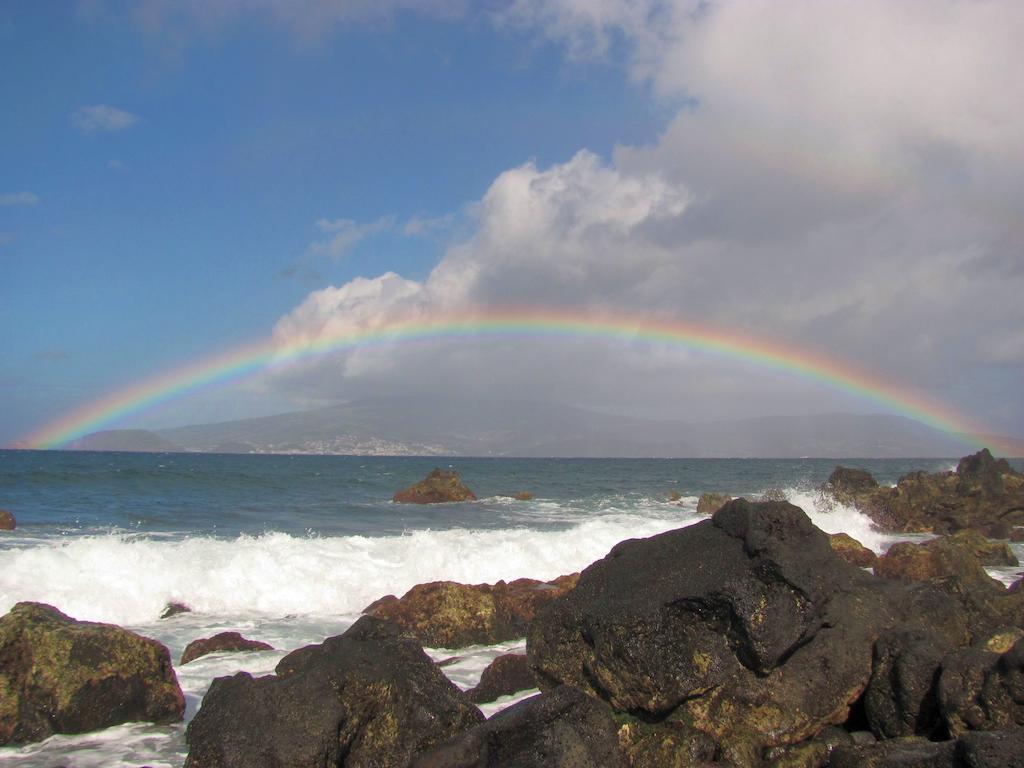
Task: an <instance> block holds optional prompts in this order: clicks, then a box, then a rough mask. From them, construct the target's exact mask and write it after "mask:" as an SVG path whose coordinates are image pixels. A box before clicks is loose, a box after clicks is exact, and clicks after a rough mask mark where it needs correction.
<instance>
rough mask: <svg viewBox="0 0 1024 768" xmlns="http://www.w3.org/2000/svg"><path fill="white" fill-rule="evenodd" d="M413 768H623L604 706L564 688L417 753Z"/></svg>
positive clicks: (507, 711) (516, 707)
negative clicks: (503, 767)
mask: <svg viewBox="0 0 1024 768" xmlns="http://www.w3.org/2000/svg"><path fill="white" fill-rule="evenodd" d="M413 766H414V768H482V767H483V766H509V768H552V767H553V766H559V767H560V768H626V766H627V763H626V760H625V756H624V754H623V752H622V750H621V749H620V747H619V737H618V735H617V727H616V723H615V721H614V719H613V718H612V713H611V710H610V709H609V708H608V705H606V704H604V703H603V702H600V701H597V700H596V699H593V698H591V697H589V696H587V695H586V694H584V693H581V692H580V691H578V690H575V689H573V688H569V687H566V686H563V687H559V688H555V689H553V690H551V691H547V692H545V693H543V694H541V695H540V696H533V697H531V698H529V699H527V700H525V701H522V702H520V703H518V704H516V705H514V706H511V707H509V708H508V709H505V710H503V711H502V712H499V713H498V714H497V715H495V716H494V717H492V718H491V719H490V720H488V721H487V722H486V723H484V724H483V725H479V726H477V727H476V728H473V729H472V730H469V731H466V732H465V733H463V734H461V735H460V736H457V737H456V738H455V739H453V740H451V741H449V742H447V743H446V744H443V745H441V746H439V747H436V748H435V749H433V750H432V751H430V752H428V753H426V754H424V755H422V756H421V757H420V758H419V759H417V760H416V761H415V762H414V763H413Z"/></svg>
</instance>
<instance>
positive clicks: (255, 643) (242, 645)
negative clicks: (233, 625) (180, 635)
mask: <svg viewBox="0 0 1024 768" xmlns="http://www.w3.org/2000/svg"><path fill="white" fill-rule="evenodd" d="M272 650H274V648H273V646H271V645H269V644H267V643H262V642H260V641H259V640H249V639H247V638H244V637H242V636H241V635H240V634H239V633H238V632H220V633H218V634H216V635H214V636H213V637H204V638H202V639H200V640H193V641H192V642H191V643H189V644H188V645H187V646H185V650H184V652H183V653H182V654H181V663H182V664H188V663H189V662H190V661H195V660H196V659H198V658H200V657H202V656H206V655H207V654H210V653H219V652H223V651H232V652H239V651H272Z"/></svg>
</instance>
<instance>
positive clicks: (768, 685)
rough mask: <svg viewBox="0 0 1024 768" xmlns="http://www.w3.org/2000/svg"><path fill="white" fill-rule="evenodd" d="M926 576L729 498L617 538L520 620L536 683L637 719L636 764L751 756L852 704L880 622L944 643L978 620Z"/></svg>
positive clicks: (867, 675)
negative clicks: (704, 513) (688, 521)
mask: <svg viewBox="0 0 1024 768" xmlns="http://www.w3.org/2000/svg"><path fill="white" fill-rule="evenodd" d="M968 623H969V618H968V615H967V613H966V612H965V610H964V609H963V607H962V606H961V605H960V604H959V603H958V602H957V601H956V600H955V599H954V598H952V597H951V596H949V595H947V594H945V593H943V592H941V591H940V590H937V589H935V588H933V587H932V586H931V585H927V584H915V585H910V586H905V585H903V584H901V583H899V582H895V581H886V580H883V579H877V578H875V577H873V576H871V575H870V574H868V573H866V572H865V571H863V570H861V569H860V568H857V567H855V566H852V565H849V564H847V563H846V562H844V561H843V560H841V559H840V558H839V557H838V556H837V555H836V554H835V553H834V552H833V550H832V547H831V546H830V544H829V541H828V537H827V536H826V534H824V533H823V532H821V531H820V530H818V529H817V528H815V527H814V526H813V525H812V524H811V522H810V520H809V519H808V518H807V516H806V515H805V514H804V513H803V511H802V510H800V509H799V508H797V507H795V506H793V505H791V504H788V503H786V502H766V503H757V504H755V503H750V502H747V501H745V500H743V499H737V500H735V501H733V502H730V503H729V504H727V505H726V506H725V507H723V508H722V509H721V510H719V511H718V512H717V513H716V514H715V515H714V517H713V518H712V519H710V520H706V521H704V522H701V523H698V524H697V525H694V526H691V527H689V528H685V529H682V530H678V531H672V532H669V533H665V534H661V535H659V536H654V537H652V538H650V539H646V540H635V541H626V542H623V543H621V544H619V545H617V546H616V547H615V548H614V549H613V550H612V551H611V552H610V553H609V554H608V556H607V557H605V558H604V559H603V560H600V561H598V562H597V563H594V564H593V565H591V566H590V567H589V568H587V569H586V570H584V571H583V573H582V574H581V576H580V580H579V583H578V585H577V586H576V588H575V589H574V590H572V591H571V592H569V593H567V594H566V595H565V596H564V597H563V598H561V599H559V600H557V601H555V602H554V603H552V604H551V605H550V606H549V607H548V608H546V609H544V610H542V611H541V612H540V614H539V615H538V617H537V618H536V620H535V621H534V622H533V624H532V625H531V628H530V633H529V635H528V646H527V647H528V653H529V657H530V660H531V664H532V665H533V667H534V671H535V673H536V675H537V677H538V680H539V682H540V685H541V689H542V690H544V689H550V688H554V687H557V686H558V685H569V686H572V687H574V688H577V689H579V690H581V691H584V692H586V693H588V694H589V695H591V696H594V697H596V698H598V699H601V700H603V701H606V702H608V704H610V705H611V707H612V709H613V710H614V711H615V712H616V714H617V716H620V717H627V718H632V720H633V722H632V723H631V724H630V723H627V725H628V726H629V727H628V728H626V729H625V730H624V731H622V732H621V733H620V736H621V738H622V741H623V744H624V746H625V749H626V751H627V754H628V755H630V757H631V761H632V764H633V765H634V766H638V767H639V766H659V765H687V764H689V762H701V761H704V762H712V761H718V762H724V763H727V764H736V765H757V764H760V762H761V759H762V755H763V754H764V753H765V750H767V749H770V748H774V747H785V746H787V745H794V744H797V743H799V742H802V741H804V740H806V739H809V738H811V737H812V736H814V735H815V734H817V733H818V732H820V731H821V730H822V729H824V728H825V727H826V726H829V725H836V724H843V723H846V722H847V721H848V720H850V718H851V716H852V711H853V709H854V708H855V707H859V705H860V699H861V696H862V694H863V693H864V691H865V690H866V688H867V687H868V684H869V682H870V680H871V677H872V669H873V654H874V651H875V646H876V641H878V639H879V638H880V637H885V636H886V635H890V634H892V633H893V632H894V631H895V630H897V629H898V630H899V631H901V632H912V631H916V632H919V633H924V634H927V635H928V636H929V637H930V638H931V639H932V640H933V641H934V642H935V643H937V644H940V645H941V646H942V647H945V648H950V649H952V648H957V647H962V646H964V645H966V644H967V643H968V642H969V641H970V640H971V639H972V634H971V631H969V629H968Z"/></svg>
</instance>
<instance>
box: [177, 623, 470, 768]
mask: <svg viewBox="0 0 1024 768" xmlns="http://www.w3.org/2000/svg"><path fill="white" fill-rule="evenodd" d="M482 720H483V715H481V714H480V710H478V709H477V708H476V707H474V706H473V705H472V704H470V703H469V702H468V701H467V700H466V698H465V696H463V694H462V693H461V691H459V690H458V688H456V687H455V686H454V685H453V684H452V683H451V682H449V680H448V679H447V678H446V677H445V676H444V673H442V672H441V671H440V670H439V669H438V668H437V667H436V666H435V665H434V664H433V663H432V662H431V661H430V659H429V657H427V655H426V654H425V653H423V649H422V648H420V647H419V645H418V644H417V643H416V642H415V641H414V640H412V639H411V638H408V637H405V636H403V635H402V634H401V633H400V631H399V630H398V628H397V627H395V626H394V625H392V624H389V623H387V622H385V621H381V620H379V619H374V618H372V617H369V616H364V617H363V618H361V619H360V620H359V621H357V622H356V623H355V624H353V625H352V627H350V628H349V630H348V631H347V632H345V634H343V635H339V636H337V637H331V638H328V639H327V640H325V641H324V642H323V643H322V644H320V645H312V646H308V647H306V648H300V649H299V650H297V651H293V652H292V653H290V654H288V655H287V656H285V657H284V658H283V659H281V661H280V663H279V664H278V665H277V669H276V674H275V675H268V676H266V677H260V678H253V677H252V676H250V675H248V674H246V673H244V672H242V673H239V674H237V675H234V676H232V677H219V678H217V679H216V680H214V681H213V685H212V686H210V690H209V692H208V693H207V694H206V697H205V698H204V699H203V706H202V709H200V710H199V714H198V715H196V717H195V719H194V720H193V721H192V722H191V723H190V724H189V726H188V730H187V731H186V739H187V741H188V746H189V754H188V759H187V760H186V763H185V765H186V768H250V767H251V766H260V767H261V768H285V767H286V766H287V768H307V767H308V768H322V767H323V766H342V767H346V768H355V767H356V766H359V767H360V768H370V767H371V766H372V767H376V766H388V767H389V768H403V766H406V765H408V764H409V763H410V762H411V760H412V759H413V757H414V756H415V755H417V754H419V753H420V752H423V751H425V750H427V749H429V748H430V747H432V746H434V745H435V744H438V743H439V742H442V741H444V740H446V739H449V738H451V737H453V736H455V735H456V734H458V733H460V732H461V731H463V730H465V729H467V728H469V727H471V726H473V725H476V724H477V723H479V722H482Z"/></svg>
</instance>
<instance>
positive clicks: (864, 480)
mask: <svg viewBox="0 0 1024 768" xmlns="http://www.w3.org/2000/svg"><path fill="white" fill-rule="evenodd" d="M872 483H874V478H871V476H870V475H869V474H868V473H866V472H864V471H863V470H850V469H845V468H843V467H838V468H836V470H835V472H833V473H832V476H831V477H830V478H829V480H828V482H826V483H825V485H824V486H822V490H823V491H824V492H825V493H826V494H829V495H831V496H832V497H834V498H835V499H836V500H838V501H840V502H842V503H844V504H850V505H852V506H855V507H857V508H858V509H860V510H861V511H862V512H864V513H865V514H867V515H869V516H870V517H871V518H872V520H874V521H875V523H876V524H877V525H878V526H879V527H880V528H882V529H883V530H886V531H901V532H923V533H939V534H943V533H953V532H955V531H959V530H963V529H965V528H970V529H973V530H976V531H980V532H982V533H985V534H986V535H988V536H993V537H995V538H1008V537H1009V536H1010V535H1011V534H1012V532H1013V530H1014V527H1015V526H1019V525H1024V474H1021V473H1019V472H1016V471H1015V470H1014V469H1013V468H1012V467H1011V466H1010V465H1009V463H1008V462H1007V461H1006V460H1005V459H999V460H996V459H994V458H993V457H992V454H991V453H989V451H988V449H987V448H986V449H983V450H981V451H979V452H978V453H976V454H974V455H972V456H967V457H965V458H963V459H961V460H960V463H959V464H958V465H957V468H956V471H955V472H936V473H932V474H929V473H927V472H912V473H910V474H908V475H904V476H903V477H901V478H900V479H899V482H898V483H897V484H896V487H895V488H883V487H881V486H878V485H877V483H875V484H874V485H872Z"/></svg>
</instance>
